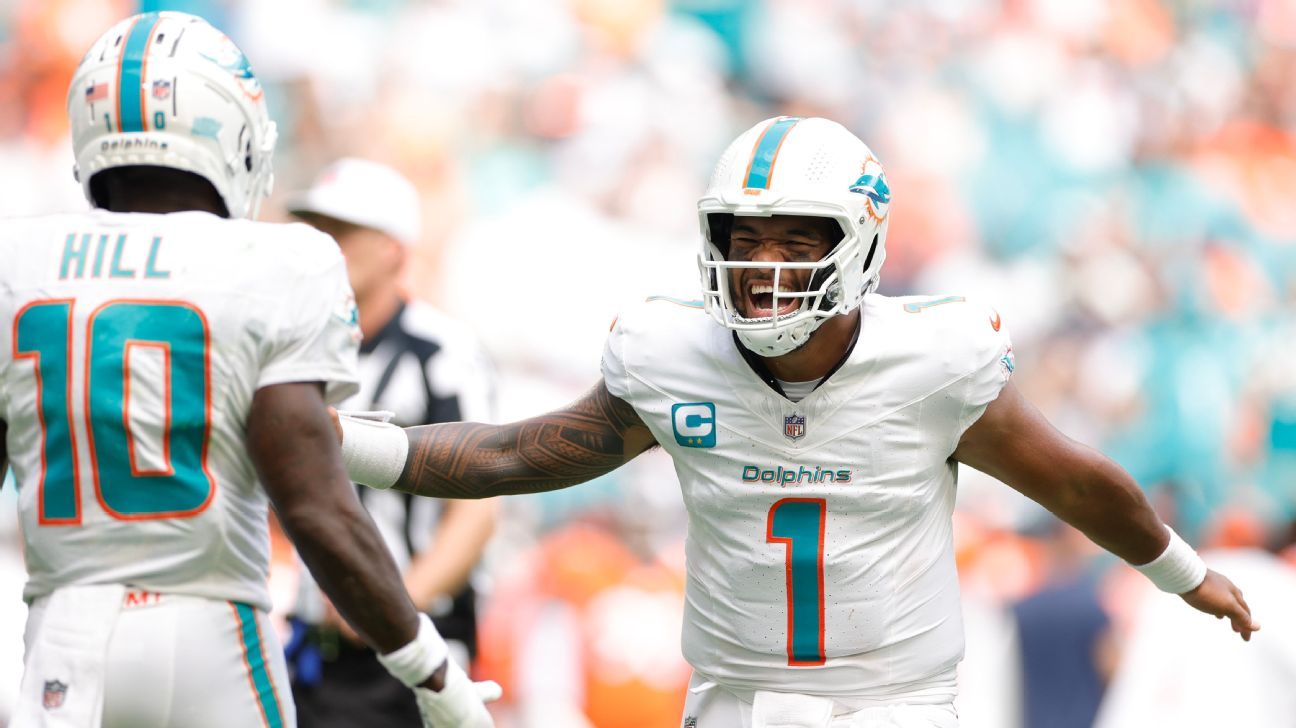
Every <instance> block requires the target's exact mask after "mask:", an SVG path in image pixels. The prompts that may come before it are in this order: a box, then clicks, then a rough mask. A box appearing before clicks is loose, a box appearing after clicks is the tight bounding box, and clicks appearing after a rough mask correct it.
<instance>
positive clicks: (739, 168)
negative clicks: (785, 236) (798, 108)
mask: <svg viewBox="0 0 1296 728" xmlns="http://www.w3.org/2000/svg"><path fill="white" fill-rule="evenodd" d="M890 199H891V198H890V190H889V188H888V187H887V185H886V180H885V175H884V173H883V170H882V165H881V164H880V163H879V162H878V161H877V158H876V157H875V156H873V154H872V152H871V151H870V150H869V149H868V147H867V146H865V145H864V143H863V142H861V141H860V140H859V139H858V138H856V137H855V136H854V135H853V134H851V133H850V132H849V131H847V130H846V129H845V128H843V127H842V126H840V125H839V124H836V123H834V122H831V121H828V120H826V119H797V118H791V117H779V118H776V119H770V120H767V121H764V122H761V123H760V124H757V125H756V126H755V127H753V128H752V129H750V130H748V131H747V132H746V133H744V134H743V135H742V136H740V137H738V139H737V140H736V141H734V143H733V144H731V145H730V146H729V148H728V149H727V150H726V151H725V153H724V155H723V156H722V157H721V159H720V162H719V164H717V166H716V171H715V174H714V175H713V177H712V180H711V184H710V185H709V186H708V188H707V191H706V194H704V195H703V197H702V199H701V200H700V201H699V202H698V214H699V221H700V224H701V229H702V236H703V250H702V253H701V255H699V256H698V268H699V272H700V274H701V279H702V289H703V290H702V294H703V296H702V297H703V301H704V303H705V307H706V310H707V311H708V312H709V313H710V314H711V316H712V317H713V318H714V319H715V320H716V321H717V322H718V323H720V324H721V325H722V326H725V327H726V328H728V329H731V330H733V331H734V332H735V333H736V334H737V336H738V339H739V340H740V341H741V342H742V343H743V345H744V346H746V347H747V348H748V349H750V350H751V351H753V352H755V353H756V354H758V355H760V356H764V357H777V356H782V355H784V354H787V353H789V352H791V351H794V350H796V349H797V348H799V347H800V346H802V345H804V344H805V343H806V341H808V340H809V338H810V336H811V335H812V334H813V333H814V331H815V330H816V329H817V328H818V327H819V326H820V325H821V324H822V323H823V322H824V321H826V320H828V319H830V318H832V317H834V316H839V315H842V314H846V313H849V312H850V311H852V310H854V309H855V308H857V307H858V306H859V305H860V303H861V302H862V301H863V299H864V296H865V295H866V294H867V293H868V292H869V291H870V290H872V289H873V287H875V286H876V285H877V281H878V275H879V273H878V271H879V269H880V268H881V266H882V261H883V260H884V258H885V255H886V254H885V242H886V226H887V212H888V208H889V204H890ZM775 215H778V216H803V217H820V218H831V219H833V220H835V221H836V223H837V225H838V226H839V227H840V228H841V231H842V238H841V240H840V241H839V242H837V243H836V245H835V246H833V247H832V248H831V249H830V250H829V251H828V253H827V254H826V255H824V256H823V258H821V259H820V260H818V261H813V262H806V261H772V262H744V261H739V260H734V259H732V258H733V257H734V256H731V255H730V245H729V237H728V229H729V228H731V227H732V226H731V225H727V223H726V220H734V221H736V220H739V219H741V218H742V217H763V218H769V217H773V216H775ZM751 268H757V269H763V270H768V271H771V273H770V276H771V277H772V278H774V279H775V282H774V284H773V288H774V291H773V304H772V309H771V315H769V316H763V317H758V318H748V317H745V316H743V315H742V313H741V312H742V307H741V306H740V305H738V296H740V295H743V294H742V292H738V291H734V290H732V283H731V280H730V276H731V274H733V272H734V271H739V270H742V269H751ZM794 270H808V271H811V274H810V275H809V276H808V277H806V280H807V284H806V285H805V286H804V287H803V288H802V289H800V290H780V284H781V283H782V282H783V280H784V279H794V278H797V277H798V275H797V274H792V273H790V272H789V271H794ZM798 299H799V301H800V305H798V306H797V307H796V308H794V309H793V308H790V307H789V304H790V302H791V301H793V300H798ZM784 309H787V310H784Z"/></svg>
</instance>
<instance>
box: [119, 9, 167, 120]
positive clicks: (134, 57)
mask: <svg viewBox="0 0 1296 728" xmlns="http://www.w3.org/2000/svg"><path fill="white" fill-rule="evenodd" d="M159 20H160V18H159V16H158V14H157V13H145V14H143V15H140V16H139V17H137V18H136V19H135V22H134V23H131V27H130V30H129V31H127V33H126V42H125V43H124V44H123V47H122V52H121V61H120V63H119V64H118V66H117V130H118V131H122V132H129V131H144V78H143V75H144V73H143V70H144V56H145V52H146V51H147V50H148V46H149V41H150V40H152V38H153V30H154V28H156V27H157V24H158V22H159Z"/></svg>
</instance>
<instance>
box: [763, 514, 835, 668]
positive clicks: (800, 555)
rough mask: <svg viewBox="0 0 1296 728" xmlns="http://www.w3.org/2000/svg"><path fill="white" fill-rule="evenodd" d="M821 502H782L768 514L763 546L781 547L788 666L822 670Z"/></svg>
mask: <svg viewBox="0 0 1296 728" xmlns="http://www.w3.org/2000/svg"><path fill="white" fill-rule="evenodd" d="M827 512H828V503H827V501H825V500H824V499H823V498H784V499H782V500H780V501H778V502H776V503H775V504H774V505H773V506H771V507H770V510H769V520H768V521H767V522H766V526H765V541H766V542H767V543H781V544H783V545H784V546H786V548H787V555H786V561H787V604H788V626H787V631H788V645H787V654H788V664H789V665H792V666H794V667H798V666H799V667H809V666H814V665H822V664H824V661H825V659H826V656H825V654H824V565H823V549H824V525H825V523H826V522H827Z"/></svg>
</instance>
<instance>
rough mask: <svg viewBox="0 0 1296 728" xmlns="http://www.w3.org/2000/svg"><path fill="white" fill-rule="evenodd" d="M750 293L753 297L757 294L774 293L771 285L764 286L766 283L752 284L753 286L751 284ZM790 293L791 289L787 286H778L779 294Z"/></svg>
mask: <svg viewBox="0 0 1296 728" xmlns="http://www.w3.org/2000/svg"><path fill="white" fill-rule="evenodd" d="M751 292H752V294H753V295H755V294H759V293H773V292H774V286H771V285H769V284H766V283H753V284H752V287H751ZM791 292H792V289H791V288H789V287H788V286H785V285H783V284H781V283H780V284H779V293H791Z"/></svg>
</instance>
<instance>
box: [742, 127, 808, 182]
mask: <svg viewBox="0 0 1296 728" xmlns="http://www.w3.org/2000/svg"><path fill="white" fill-rule="evenodd" d="M798 121H801V119H800V118H799V117H795V116H784V117H782V118H780V119H777V120H775V121H774V123H773V124H770V125H769V126H767V127H765V131H763V132H761V135H760V138H759V139H757V140H756V147H755V148H754V149H752V157H751V161H750V162H748V163H747V179H746V181H744V182H743V187H744V188H746V189H749V190H768V189H769V186H770V179H772V178H773V177H774V162H775V161H776V160H777V159H778V152H779V148H780V147H782V146H783V140H784V139H785V138H787V133H788V131H790V130H791V129H792V127H793V126H796V123H797V122H798Z"/></svg>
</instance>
